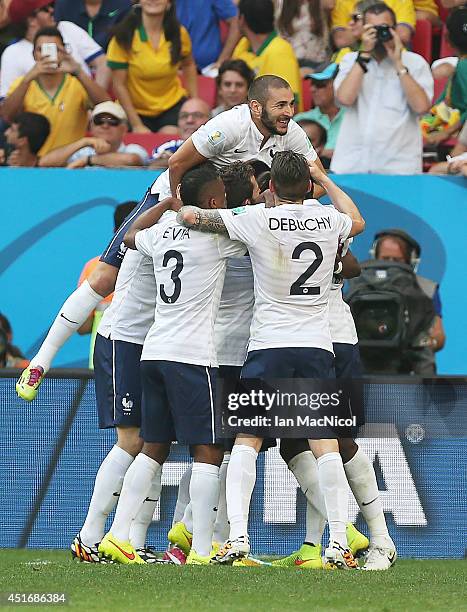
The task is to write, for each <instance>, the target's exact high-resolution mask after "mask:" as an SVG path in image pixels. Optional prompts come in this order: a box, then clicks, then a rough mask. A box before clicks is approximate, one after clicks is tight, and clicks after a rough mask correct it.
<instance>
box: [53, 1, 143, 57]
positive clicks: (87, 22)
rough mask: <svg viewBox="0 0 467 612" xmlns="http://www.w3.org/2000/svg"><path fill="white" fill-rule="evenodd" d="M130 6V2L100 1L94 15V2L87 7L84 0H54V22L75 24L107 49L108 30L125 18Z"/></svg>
mask: <svg viewBox="0 0 467 612" xmlns="http://www.w3.org/2000/svg"><path fill="white" fill-rule="evenodd" d="M98 4H99V3H97V5H98ZM131 5H132V3H131V0H102V2H101V3H100V6H99V8H98V10H97V13H95V14H94V12H95V8H94V6H96V3H95V2H94V3H89V6H87V3H86V1H85V0H56V2H55V20H56V21H72V22H73V23H76V25H79V27H80V28H83V30H85V31H86V32H87V33H88V34H89V36H91V37H92V38H94V40H95V41H96V42H97V43H99V45H100V46H101V47H102V48H103V49H107V45H108V43H109V40H110V30H111V29H112V27H113V26H114V25H115V24H116V23H118V22H119V21H121V20H122V19H123V17H125V15H126V14H127V13H128V11H129V10H130V8H131ZM93 8H94V10H93Z"/></svg>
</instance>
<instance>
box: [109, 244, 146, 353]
mask: <svg viewBox="0 0 467 612" xmlns="http://www.w3.org/2000/svg"><path fill="white" fill-rule="evenodd" d="M155 304H156V281H155V278H154V270H153V265H152V259H151V258H149V257H146V256H144V255H142V254H141V253H139V252H138V251H133V250H131V249H128V250H127V252H126V253H125V257H124V259H123V261H122V265H121V266H120V270H119V273H118V276H117V282H116V284H115V291H114V296H113V298H112V302H111V304H110V306H109V307H108V308H107V309H106V311H105V312H104V315H103V317H102V320H101V322H100V324H99V327H98V330H97V331H98V333H99V334H100V335H101V336H104V337H106V338H110V339H111V340H123V341H124V342H131V343H133V344H143V342H144V339H145V337H146V334H147V333H148V330H149V328H150V327H151V325H152V323H153V321H154V308H155Z"/></svg>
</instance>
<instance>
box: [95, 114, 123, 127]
mask: <svg viewBox="0 0 467 612" xmlns="http://www.w3.org/2000/svg"><path fill="white" fill-rule="evenodd" d="M92 122H93V123H94V125H104V124H107V125H110V126H112V127H117V126H118V125H121V124H122V121H121V119H118V118H117V117H103V116H101V115H98V116H97V117H94V119H93V120H92Z"/></svg>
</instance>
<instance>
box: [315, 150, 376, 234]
mask: <svg viewBox="0 0 467 612" xmlns="http://www.w3.org/2000/svg"><path fill="white" fill-rule="evenodd" d="M308 166H309V168H310V176H311V178H312V179H313V180H314V181H315V182H317V183H319V184H320V185H321V186H322V187H323V188H324V189H325V190H326V192H327V194H328V196H329V198H330V200H331V203H332V204H333V205H334V206H335V208H337V210H338V211H340V212H341V213H344V214H346V215H348V216H349V217H350V219H351V220H352V227H351V229H350V233H349V237H350V236H356V235H357V234H361V233H362V232H363V230H364V229H365V220H364V218H363V217H362V215H361V214H360V211H359V210H358V208H357V207H356V205H355V204H354V201H353V200H352V198H351V197H350V196H348V195H347V194H346V193H345V192H344V191H342V189H341V188H340V187H338V186H337V185H336V184H335V183H334V182H333V181H332V180H331V179H330V177H329V176H328V175H327V174H326V173H325V172H323V171H322V170H321V169H320V168H319V166H318V165H317V164H316V163H315V162H311V161H309V162H308Z"/></svg>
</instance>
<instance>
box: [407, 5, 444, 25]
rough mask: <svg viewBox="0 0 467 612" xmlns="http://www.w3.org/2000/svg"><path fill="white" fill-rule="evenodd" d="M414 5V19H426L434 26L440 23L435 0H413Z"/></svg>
mask: <svg viewBox="0 0 467 612" xmlns="http://www.w3.org/2000/svg"><path fill="white" fill-rule="evenodd" d="M413 4H414V7H415V19H416V20H417V21H418V20H419V19H426V20H427V21H429V22H430V23H432V24H433V25H434V26H439V25H441V19H440V18H439V11H438V5H437V4H436V2H435V0H413Z"/></svg>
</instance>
